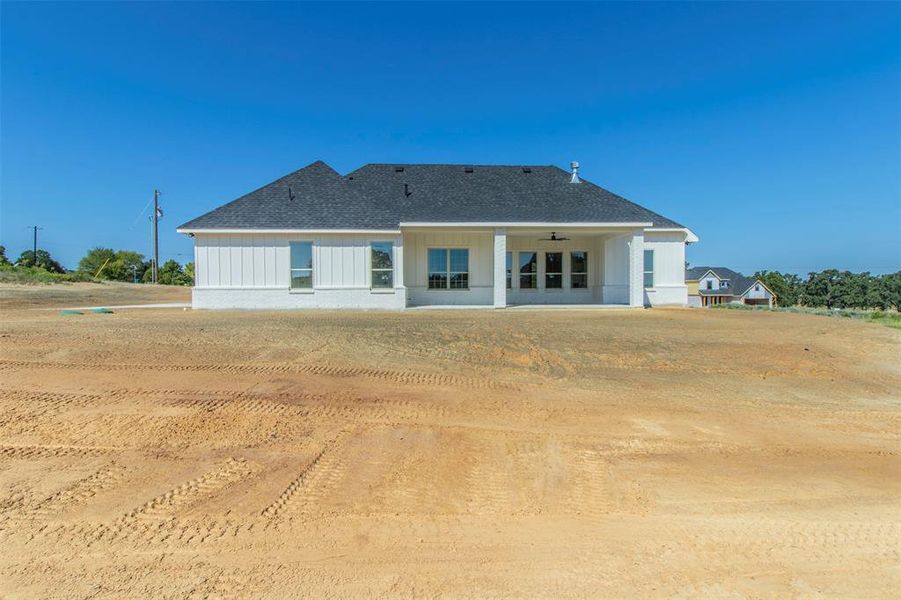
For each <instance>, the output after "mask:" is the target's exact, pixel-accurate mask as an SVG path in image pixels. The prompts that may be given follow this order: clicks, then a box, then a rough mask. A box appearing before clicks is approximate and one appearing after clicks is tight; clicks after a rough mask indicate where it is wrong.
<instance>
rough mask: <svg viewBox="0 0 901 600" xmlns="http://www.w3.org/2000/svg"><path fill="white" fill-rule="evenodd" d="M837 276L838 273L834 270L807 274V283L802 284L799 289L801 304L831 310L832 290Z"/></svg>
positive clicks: (833, 303)
mask: <svg viewBox="0 0 901 600" xmlns="http://www.w3.org/2000/svg"><path fill="white" fill-rule="evenodd" d="M838 276H839V273H838V271H837V270H836V269H827V270H825V271H820V272H819V273H808V274H807V281H805V282H804V285H803V286H802V289H801V304H803V305H804V306H825V307H827V308H832V307H833V306H834V305H835V297H834V295H833V288H834V287H835V282H836V281H837V280H838Z"/></svg>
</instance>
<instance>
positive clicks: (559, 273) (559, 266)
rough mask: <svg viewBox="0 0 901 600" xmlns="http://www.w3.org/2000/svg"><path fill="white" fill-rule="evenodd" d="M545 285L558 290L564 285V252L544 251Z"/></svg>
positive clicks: (546, 287)
mask: <svg viewBox="0 0 901 600" xmlns="http://www.w3.org/2000/svg"><path fill="white" fill-rule="evenodd" d="M544 287H545V289H550V290H558V289H561V288H562V287H563V253H562V252H545V253H544Z"/></svg>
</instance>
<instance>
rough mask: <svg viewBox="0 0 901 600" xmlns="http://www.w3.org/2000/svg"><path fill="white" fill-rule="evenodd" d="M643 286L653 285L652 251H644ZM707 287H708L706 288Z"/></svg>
mask: <svg viewBox="0 0 901 600" xmlns="http://www.w3.org/2000/svg"><path fill="white" fill-rule="evenodd" d="M644 287H646V288H647V287H654V251H653V250H645V251H644ZM708 289H709V288H708Z"/></svg>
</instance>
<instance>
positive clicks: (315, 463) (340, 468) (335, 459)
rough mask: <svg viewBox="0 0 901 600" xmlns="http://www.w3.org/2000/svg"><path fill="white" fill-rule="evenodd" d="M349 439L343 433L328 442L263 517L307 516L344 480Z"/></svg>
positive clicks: (348, 433) (263, 511)
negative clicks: (294, 514)
mask: <svg viewBox="0 0 901 600" xmlns="http://www.w3.org/2000/svg"><path fill="white" fill-rule="evenodd" d="M349 436H350V432H349V431H341V432H340V433H339V434H338V435H337V436H335V438H334V439H332V440H331V441H330V442H328V443H327V444H326V445H325V446H324V447H323V448H322V450H320V451H319V452H318V453H317V454H316V455H315V456H314V457H313V459H312V460H311V461H310V462H309V463H307V465H306V466H305V467H304V468H303V469H302V470H301V471H300V473H299V474H298V475H297V477H295V478H294V479H293V480H292V481H291V483H289V484H288V487H286V488H285V490H284V491H283V492H282V493H281V495H280V496H279V497H278V498H277V499H276V500H275V501H274V502H273V503H272V504H270V505H269V506H267V507H266V508H264V509H263V510H262V511H261V512H260V516H261V517H264V518H266V519H274V518H276V517H279V516H281V515H282V514H283V513H284V512H286V511H290V512H292V513H296V512H300V513H302V514H303V513H307V512H308V511H309V510H310V509H311V508H312V505H314V504H315V503H316V501H317V500H319V499H321V498H322V497H324V496H325V495H326V494H327V493H328V491H329V489H331V488H332V487H333V486H334V485H335V484H337V483H338V481H339V480H340V479H341V478H342V477H343V476H344V472H345V470H346V468H347V466H346V463H345V461H344V460H343V459H342V457H341V456H340V455H339V454H340V451H341V449H342V448H343V447H344V446H345V445H346V443H347V442H346V440H347V438H348V437H349Z"/></svg>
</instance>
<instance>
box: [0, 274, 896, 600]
mask: <svg viewBox="0 0 901 600" xmlns="http://www.w3.org/2000/svg"><path fill="white" fill-rule="evenodd" d="M76 295H77V294H76ZM0 296H2V291H0ZM35 302H36V300H35V298H34V297H32V298H30V299H29V300H27V301H25V300H21V299H20V300H15V299H10V298H9V297H7V299H6V301H5V304H3V305H2V306H3V308H2V310H0V383H2V385H0V548H2V549H3V550H2V552H0V596H5V597H10V598H16V597H22V598H30V597H65V598H73V597H100V598H106V597H109V598H122V597H211V598H213V597H259V596H270V597H273V596H278V597H284V596H316V597H368V596H402V597H410V596H426V597H435V596H445V597H477V598H485V597H555V598H559V597H585V596H591V597H629V598H634V597H649V596H654V597H656V596H669V597H672V596H677V597H678V596H683V597H786V596H788V597H791V596H795V597H819V596H824V597H855V598H860V597H891V596H894V597H897V596H896V594H897V591H898V589H899V588H901V454H899V453H901V398H899V393H898V390H899V389H901V352H899V351H901V332H899V331H897V330H892V329H889V328H887V327H882V326H879V325H875V324H869V323H860V322H850V321H845V320H841V319H829V318H823V317H816V316H805V315H792V314H778V313H753V312H745V311H721V312H720V311H704V310H647V311H641V310H639V311H628V310H621V311H617V310H607V311H561V310H556V311H516V310H508V311H449V312H435V311H408V312H405V313H376V312H370V313H362V312H360V313H352V312H343V313H342V312H237V311H234V312H232V311H228V312H200V311H197V312H194V311H182V310H181V309H177V310H172V309H169V310H162V309H152V310H130V311H129V310H123V311H116V312H115V314H85V315H82V316H61V315H59V313H58V312H57V311H53V310H44V311H41V310H32V309H31V308H33V307H34V305H35ZM79 303H80V302H79ZM79 303H76V304H79ZM38 304H39V305H43V306H48V305H50V304H52V302H49V301H44V300H40V302H38ZM67 304H68V301H67Z"/></svg>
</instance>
